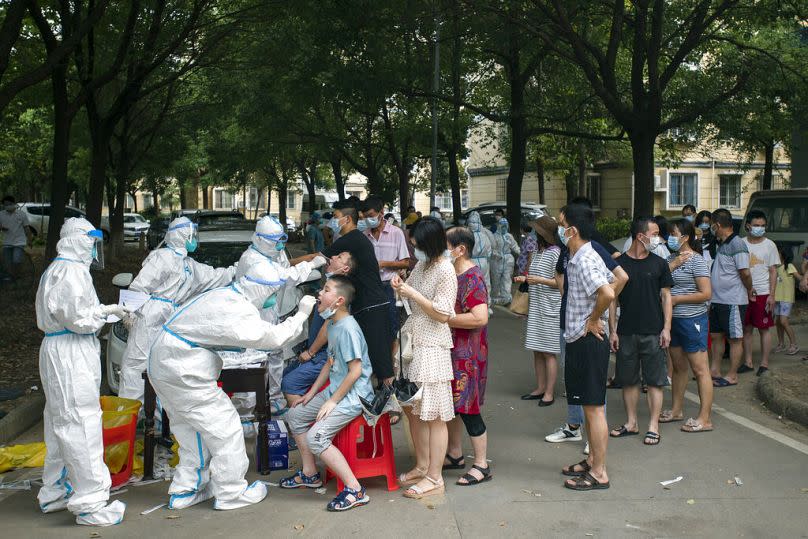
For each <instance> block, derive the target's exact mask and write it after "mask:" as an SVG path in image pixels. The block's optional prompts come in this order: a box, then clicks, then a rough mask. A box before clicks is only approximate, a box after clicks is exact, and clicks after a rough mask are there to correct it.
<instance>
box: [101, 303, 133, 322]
mask: <svg viewBox="0 0 808 539" xmlns="http://www.w3.org/2000/svg"><path fill="white" fill-rule="evenodd" d="M101 314H102V315H103V316H104V318H108V317H109V315H111V314H112V315H115V316H117V317H118V318H120V319H124V318H125V317H126V314H127V313H126V309H124V308H123V307H121V306H120V305H117V304H115V305H102V306H101Z"/></svg>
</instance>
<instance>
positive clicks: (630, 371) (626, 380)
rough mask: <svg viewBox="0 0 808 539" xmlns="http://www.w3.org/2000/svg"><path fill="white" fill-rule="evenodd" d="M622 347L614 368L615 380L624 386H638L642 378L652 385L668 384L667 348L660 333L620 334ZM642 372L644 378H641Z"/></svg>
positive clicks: (663, 385) (662, 385)
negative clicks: (660, 340) (660, 339)
mask: <svg viewBox="0 0 808 539" xmlns="http://www.w3.org/2000/svg"><path fill="white" fill-rule="evenodd" d="M619 337H620V348H618V349H617V360H616V362H615V368H614V380H615V382H618V383H619V384H620V385H621V386H623V387H629V386H638V385H640V382H641V381H642V380H644V381H645V383H646V385H649V386H651V387H665V386H666V385H668V365H667V361H666V356H665V350H664V349H663V348H662V347H661V346H659V335H657V334H651V335H647V334H646V335H619ZM640 372H642V378H640Z"/></svg>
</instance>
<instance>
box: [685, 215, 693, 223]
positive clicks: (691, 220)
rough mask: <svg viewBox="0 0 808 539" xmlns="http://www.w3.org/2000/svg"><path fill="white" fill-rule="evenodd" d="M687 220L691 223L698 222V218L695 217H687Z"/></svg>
mask: <svg viewBox="0 0 808 539" xmlns="http://www.w3.org/2000/svg"><path fill="white" fill-rule="evenodd" d="M685 219H687V220H688V221H690V222H691V223H692V222H693V221H695V220H696V217H695V216H693V215H685Z"/></svg>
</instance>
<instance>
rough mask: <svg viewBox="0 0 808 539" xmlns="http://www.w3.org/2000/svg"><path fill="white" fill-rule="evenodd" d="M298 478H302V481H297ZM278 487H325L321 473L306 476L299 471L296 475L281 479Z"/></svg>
mask: <svg viewBox="0 0 808 539" xmlns="http://www.w3.org/2000/svg"><path fill="white" fill-rule="evenodd" d="M298 477H299V478H300V481H297V478H298ZM278 486H279V487H281V488H301V487H306V488H320V487H321V486H323V480H322V479H320V472H317V473H316V474H314V475H305V474H304V473H303V470H298V471H297V473H295V475H291V476H289V477H286V478H284V479H281V481H280V483H278Z"/></svg>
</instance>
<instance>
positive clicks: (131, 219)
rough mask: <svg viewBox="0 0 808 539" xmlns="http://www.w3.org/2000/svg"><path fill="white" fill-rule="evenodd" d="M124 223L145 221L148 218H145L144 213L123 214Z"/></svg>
mask: <svg viewBox="0 0 808 539" xmlns="http://www.w3.org/2000/svg"><path fill="white" fill-rule="evenodd" d="M123 222H124V223H145V222H146V220H145V219H144V218H143V216H142V215H124V216H123Z"/></svg>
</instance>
